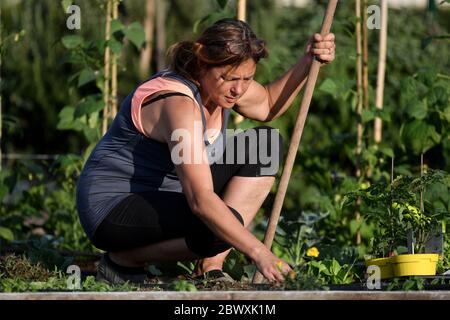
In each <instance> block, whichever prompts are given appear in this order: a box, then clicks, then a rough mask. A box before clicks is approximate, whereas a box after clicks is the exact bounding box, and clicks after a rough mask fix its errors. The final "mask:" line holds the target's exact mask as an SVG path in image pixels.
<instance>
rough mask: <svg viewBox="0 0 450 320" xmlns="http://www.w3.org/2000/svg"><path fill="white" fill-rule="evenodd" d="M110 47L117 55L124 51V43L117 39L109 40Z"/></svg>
mask: <svg viewBox="0 0 450 320" xmlns="http://www.w3.org/2000/svg"><path fill="white" fill-rule="evenodd" d="M108 47H110V48H111V51H112V52H113V53H115V54H117V55H120V54H121V53H122V47H123V46H122V43H120V42H119V41H117V40H116V39H111V40H109V41H108Z"/></svg>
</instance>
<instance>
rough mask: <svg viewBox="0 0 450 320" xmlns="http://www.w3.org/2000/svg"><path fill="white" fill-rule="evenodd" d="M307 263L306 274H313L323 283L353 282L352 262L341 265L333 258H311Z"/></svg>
mask: <svg viewBox="0 0 450 320" xmlns="http://www.w3.org/2000/svg"><path fill="white" fill-rule="evenodd" d="M355 261H356V260H355ZM308 265H309V266H308V267H309V270H308V274H310V275H314V276H315V277H316V278H317V279H318V280H319V281H320V282H321V283H323V284H350V283H353V282H355V275H356V273H355V271H354V270H353V269H354V263H352V264H351V265H348V264H343V265H341V264H340V263H339V262H338V261H337V260H336V259H334V258H333V259H326V260H320V261H316V260H312V261H310V262H309V263H308Z"/></svg>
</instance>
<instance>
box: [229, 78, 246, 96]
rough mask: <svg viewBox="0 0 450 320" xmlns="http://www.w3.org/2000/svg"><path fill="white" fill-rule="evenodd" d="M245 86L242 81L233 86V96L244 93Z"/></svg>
mask: <svg viewBox="0 0 450 320" xmlns="http://www.w3.org/2000/svg"><path fill="white" fill-rule="evenodd" d="M243 90H244V88H243V86H242V83H241V81H238V82H237V83H236V84H235V85H234V86H233V87H231V94H232V95H233V96H240V95H241V94H242V93H243Z"/></svg>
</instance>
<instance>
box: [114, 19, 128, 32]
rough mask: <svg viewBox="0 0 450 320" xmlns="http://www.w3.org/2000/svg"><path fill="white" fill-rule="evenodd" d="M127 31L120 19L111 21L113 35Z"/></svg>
mask: <svg viewBox="0 0 450 320" xmlns="http://www.w3.org/2000/svg"><path fill="white" fill-rule="evenodd" d="M124 29H125V26H124V25H123V23H122V22H121V21H120V20H118V19H114V20H112V21H111V33H115V32H117V31H123V30H124Z"/></svg>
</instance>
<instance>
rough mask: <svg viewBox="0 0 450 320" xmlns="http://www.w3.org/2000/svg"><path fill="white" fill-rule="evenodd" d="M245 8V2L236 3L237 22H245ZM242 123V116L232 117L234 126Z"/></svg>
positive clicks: (239, 0)
mask: <svg viewBox="0 0 450 320" xmlns="http://www.w3.org/2000/svg"><path fill="white" fill-rule="evenodd" d="M246 6H247V1H246V0H238V3H237V19H238V20H242V21H245V19H246V15H247V12H246ZM242 121H244V117H243V116H242V115H240V114H238V113H236V114H235V117H234V121H233V122H234V124H235V125H238V124H239V123H241V122H242Z"/></svg>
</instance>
